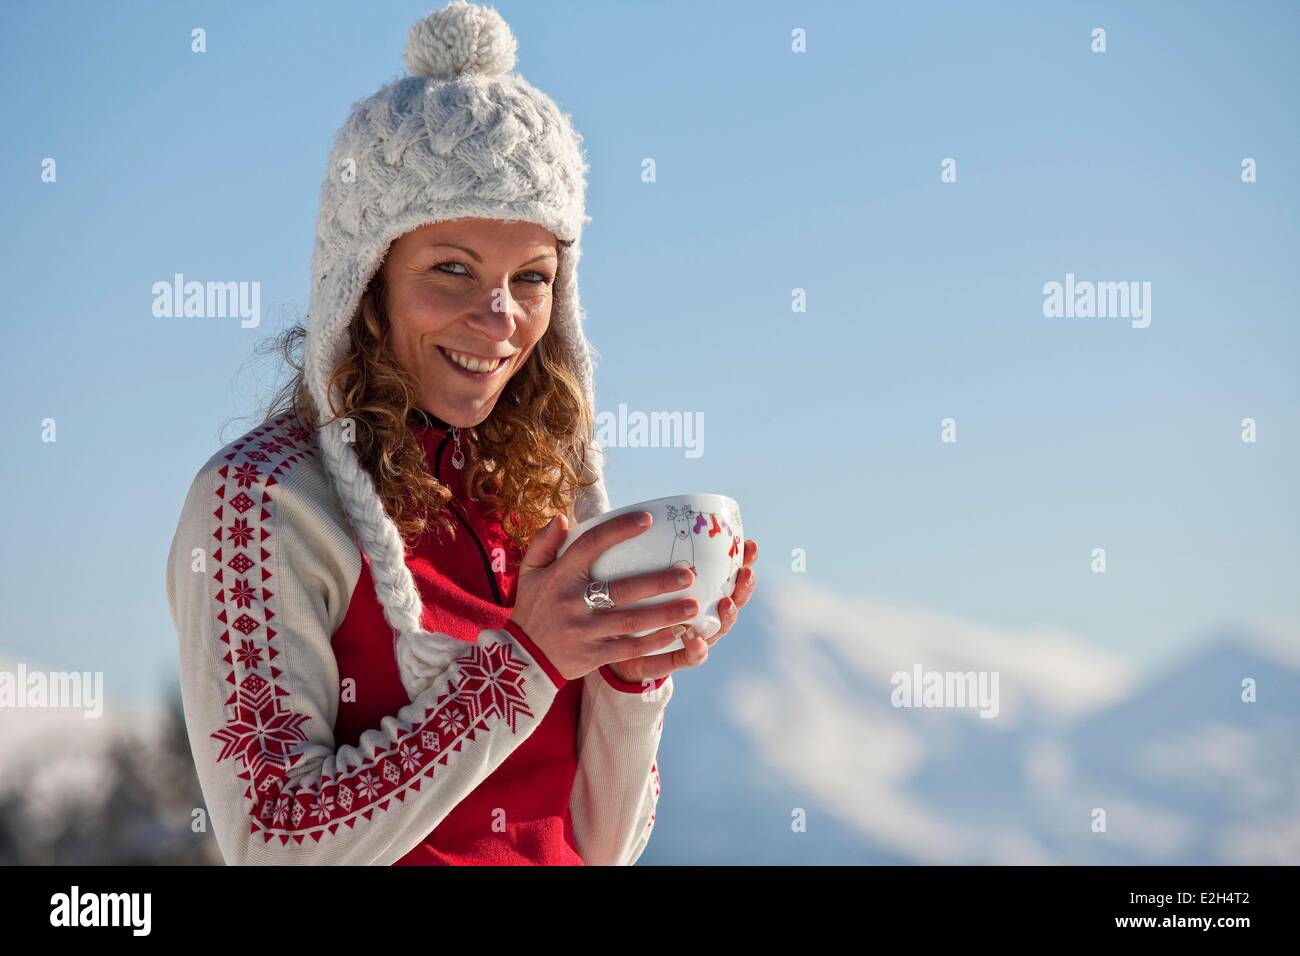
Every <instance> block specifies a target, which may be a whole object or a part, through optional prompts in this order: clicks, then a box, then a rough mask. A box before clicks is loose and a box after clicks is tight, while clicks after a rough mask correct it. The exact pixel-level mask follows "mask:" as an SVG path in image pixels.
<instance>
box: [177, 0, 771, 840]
mask: <svg viewBox="0 0 1300 956" xmlns="http://www.w3.org/2000/svg"><path fill="white" fill-rule="evenodd" d="M514 59H515V41H514V38H513V36H512V35H511V33H510V31H509V28H508V27H507V26H506V24H505V23H504V21H502V19H501V18H500V16H499V15H498V14H497V13H496V12H495V11H492V10H490V9H486V8H484V7H480V6H477V5H474V4H469V3H466V2H464V0H453V2H452V3H451V4H450V5H449V6H447V7H445V8H444V9H442V10H440V11H438V12H436V13H434V14H432V15H430V16H429V17H427V18H425V19H424V20H423V21H421V22H420V23H418V24H416V25H415V27H414V28H413V29H412V31H411V36H410V40H409V45H408V50H407V55H406V62H407V65H408V66H409V67H410V69H411V72H412V73H413V74H414V75H412V76H410V77H406V78H403V79H401V80H397V81H395V82H393V83H391V84H388V85H387V86H385V87H384V88H382V89H381V90H380V91H379V92H378V93H376V94H375V95H374V96H372V97H370V98H369V99H367V100H363V101H361V102H360V103H358V104H357V105H356V106H355V107H354V108H353V111H352V115H351V117H350V118H349V120H348V121H347V123H346V124H345V125H344V127H343V129H342V131H341V132H340V134H339V136H338V139H337V141H336V143H335V146H334V153H333V156H332V158H331V165H330V171H329V175H328V176H327V178H326V182H325V184H324V187H323V189H322V196H321V216H320V221H319V223H318V228H317V242H316V249H315V256H314V259H313V278H314V285H313V293H312V302H311V309H310V319H309V320H308V323H307V328H306V330H305V332H304V331H303V330H301V329H299V330H293V331H291V333H290V335H289V337H288V339H287V340H286V344H287V345H290V346H291V345H292V344H293V343H295V342H296V341H298V340H301V342H302V362H301V364H300V365H298V364H297V363H295V366H296V367H297V375H296V376H295V377H294V379H293V380H292V381H291V382H290V383H289V384H288V386H287V387H286V389H285V391H284V392H283V393H282V395H281V396H280V399H279V400H278V401H277V402H275V403H273V406H272V410H271V413H270V414H269V415H268V416H267V419H266V421H265V422H264V423H263V424H262V425H261V426H260V427H258V428H256V429H254V430H253V431H252V432H250V433H249V434H247V435H245V436H244V437H243V438H241V439H239V440H238V441H235V442H233V443H231V444H230V445H228V446H227V447H226V448H224V449H222V450H221V451H219V452H217V453H216V454H215V455H214V456H213V457H212V458H211V460H210V461H209V462H208V463H207V464H206V465H205V466H204V467H203V468H202V469H201V470H200V472H199V474H198V475H197V477H196V478H195V480H194V482H193V484H192V486H191V488H190V490H189V494H188V496H187V499H186V502H185V506H184V509H183V513H182V516H181V519H180V523H179V526H178V528H177V532H176V537H175V539H174V541H173V543H172V549H171V555H170V557H169V560H168V568H167V593H168V600H169V602H170V606H171V610H172V615H173V619H174V621H175V624H176V627H177V631H178V634H179V636H180V654H181V668H182V696H183V702H184V708H185V719H186V724H187V727H188V730H189V735H190V743H191V747H192V749H193V752H194V756H195V760H196V764H197V767H198V772H199V779H200V782H201V784H202V786H203V792H204V798H205V802H206V803H207V808H208V811H209V812H210V814H211V818H212V823H213V828H214V830H215V834H216V838H217V841H218V843H219V845H220V848H221V851H222V854H223V855H224V857H225V859H226V861H227V862H229V863H240V864H245V863H249V864H252V863H259V864H267V863H271V864H279V863H325V864H329V863H375V864H417V865H418V864H459V863H471V864H481V863H506V864H525V863H538V864H582V863H587V864H630V863H633V862H635V860H636V859H637V858H638V857H639V856H640V854H641V852H642V851H643V850H644V848H645V845H646V842H647V841H648V839H649V836H650V831H651V829H652V827H653V824H654V811H655V805H656V801H657V798H658V793H659V773H658V766H657V762H656V756H657V752H658V744H659V738H660V735H661V733H662V730H663V714H664V710H665V708H666V707H667V704H668V701H669V699H670V698H671V696H672V688H673V685H672V679H671V674H672V672H673V671H675V670H678V669H680V668H683V667H692V666H697V665H698V664H700V663H702V662H703V661H704V660H705V658H707V656H708V646H709V644H711V643H714V642H716V640H717V639H719V638H720V637H721V636H722V635H723V634H725V633H726V632H727V631H728V630H729V629H730V627H731V626H732V624H734V622H735V620H736V615H737V613H738V610H739V607H740V606H742V605H743V604H745V602H746V601H747V600H748V599H749V597H750V595H751V594H752V591H753V588H754V575H753V571H752V569H751V568H750V567H749V566H750V565H752V564H753V561H754V559H755V557H756V555H757V547H756V546H755V545H754V544H753V542H747V544H746V553H745V555H744V561H743V564H744V567H743V568H742V570H741V571H740V573H739V576H738V578H737V584H736V588H735V591H734V593H733V596H732V598H731V599H729V600H724V602H723V606H722V608H721V616H722V620H723V626H722V628H721V630H720V631H719V632H718V633H717V634H716V635H713V636H711V637H710V638H709V640H708V641H705V640H702V639H701V638H700V637H699V636H697V635H695V634H694V633H693V632H689V631H687V632H685V633H683V628H682V627H681V625H682V622H684V621H687V620H689V619H691V618H692V617H693V616H694V615H695V613H696V612H697V610H698V608H697V607H696V606H695V602H694V601H684V602H683V601H676V602H669V603H666V604H662V605H659V606H657V607H654V608H648V609H639V610H630V611H624V610H621V609H620V610H614V611H612V612H611V611H610V610H609V609H608V606H607V605H609V604H611V603H612V606H613V607H615V608H620V606H622V605H626V604H628V603H630V602H634V601H637V600H640V599H641V598H644V597H648V596H651V595H656V594H664V593H667V592H671V591H673V590H678V589H681V588H684V587H686V586H688V585H689V583H690V581H691V580H692V577H693V574H692V572H690V571H686V572H685V573H683V574H682V575H681V576H680V577H679V576H677V574H678V571H677V569H671V570H666V571H664V572H662V573H655V574H646V575H639V576H635V577H629V578H624V579H620V580H615V581H610V582H598V588H597V591H598V592H601V591H603V594H602V593H598V594H597V595H596V599H595V600H593V599H592V598H591V597H589V596H588V585H589V584H590V583H591V581H590V577H589V568H590V565H591V563H592V561H593V560H594V559H595V558H596V557H597V556H598V555H599V554H600V553H602V552H603V551H604V550H606V549H607V548H609V547H610V546H611V545H613V544H614V543H616V542H618V541H622V540H626V539H628V538H630V537H633V536H635V535H637V534H639V533H642V532H643V531H644V529H645V527H646V525H645V524H642V523H640V522H639V520H638V518H639V517H641V516H638V515H627V516H623V517H620V518H618V519H614V520H611V521H609V522H607V523H605V524H603V525H601V526H600V527H598V528H593V529H591V530H590V531H588V532H587V533H586V534H584V535H583V536H582V537H581V538H580V539H579V540H578V541H577V542H576V543H575V544H574V545H573V546H572V547H571V548H570V549H569V550H568V551H566V552H565V555H564V557H563V558H560V559H558V560H557V559H556V552H557V550H558V549H559V547H560V546H561V545H562V544H563V542H564V541H565V539H566V536H567V533H568V529H569V528H570V527H571V526H572V524H573V523H574V522H575V521H581V520H583V519H585V518H587V517H589V516H593V515H597V514H601V513H603V512H605V511H608V510H609V507H608V499H607V497H606V494H605V491H604V486H603V479H602V476H601V461H600V450H599V448H598V447H597V446H595V445H594V444H593V443H592V442H591V435H592V423H593V415H594V412H593V408H594V390H593V386H592V362H591V358H590V351H589V347H588V344H587V341H586V338H585V336H584V334H583V331H582V325H581V313H580V310H579V307H578V293H577V273H576V267H577V262H578V258H579V255H580V243H579V238H580V232H581V227H582V225H583V224H584V222H585V221H586V220H587V217H586V216H585V215H584V212H583V209H584V202H585V199H584V193H585V186H586V183H585V173H586V163H585V160H584V158H583V156H582V152H581V149H580V142H581V139H580V137H579V136H578V134H577V133H576V132H574V130H573V129H572V127H571V125H570V123H569V120H568V117H567V116H564V115H562V114H560V113H559V111H558V110H557V108H556V107H555V105H554V103H552V102H551V101H550V100H549V99H548V98H547V97H546V96H545V95H544V94H542V93H540V92H539V91H537V90H536V89H534V88H533V87H532V86H530V85H529V84H528V83H527V82H526V81H524V80H523V79H522V78H521V77H519V76H518V75H511V74H509V70H510V69H511V68H512V67H513V65H514ZM290 351H292V350H290ZM645 517H649V516H645ZM599 585H603V588H602V587H599ZM601 598H603V599H604V600H603V602H602V600H600V599H601ZM602 603H603V604H604V605H606V606H604V607H602ZM651 628H654V629H655V630H654V632H653V633H651V634H650V635H648V636H645V637H641V638H634V637H630V636H627V635H629V634H631V633H633V632H638V631H643V630H647V629H651ZM679 635H680V636H682V637H683V638H684V646H683V647H682V648H681V649H679V650H675V651H671V652H669V651H665V648H666V647H667V646H668V645H670V644H672V643H674V642H675V641H676V640H677V638H678V636H679Z"/></svg>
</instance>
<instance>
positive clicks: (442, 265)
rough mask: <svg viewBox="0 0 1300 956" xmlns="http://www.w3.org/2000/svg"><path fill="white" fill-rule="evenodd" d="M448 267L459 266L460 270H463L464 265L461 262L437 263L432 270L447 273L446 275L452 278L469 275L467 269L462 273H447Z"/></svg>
mask: <svg viewBox="0 0 1300 956" xmlns="http://www.w3.org/2000/svg"><path fill="white" fill-rule="evenodd" d="M449 266H459V267H460V268H462V269H464V268H465V264H464V263H463V262H439V263H438V264H437V265H436V266H434V268H435V269H441V270H443V271H444V272H447V275H452V276H463V275H469V270H468V269H466V270H465V271H464V272H450V271H448V267H449Z"/></svg>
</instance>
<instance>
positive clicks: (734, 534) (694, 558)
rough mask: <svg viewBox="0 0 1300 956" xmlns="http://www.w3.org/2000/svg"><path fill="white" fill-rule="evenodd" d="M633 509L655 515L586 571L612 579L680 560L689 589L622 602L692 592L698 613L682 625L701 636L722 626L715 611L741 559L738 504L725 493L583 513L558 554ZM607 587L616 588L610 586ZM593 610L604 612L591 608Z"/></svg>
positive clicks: (652, 601)
mask: <svg viewBox="0 0 1300 956" xmlns="http://www.w3.org/2000/svg"><path fill="white" fill-rule="evenodd" d="M634 511H648V512H650V514H652V515H653V516H654V521H653V522H652V523H651V525H650V527H649V528H647V529H646V530H645V531H643V532H641V534H639V535H637V536H636V537H634V538H630V539H628V540H626V541H620V542H618V543H617V544H615V545H613V546H612V547H610V548H608V549H607V550H606V551H605V552H604V553H603V554H601V555H600V556H599V557H597V558H596V561H595V563H594V564H592V566H591V568H590V569H589V570H590V574H591V578H592V580H596V581H605V580H608V581H617V580H618V579H619V578H625V577H629V576H631V575H635V574H643V573H645V572H647V571H662V570H664V569H665V568H670V567H676V566H678V565H685V566H687V567H692V568H694V569H695V583H694V584H692V585H691V586H690V587H689V588H682V589H680V590H677V591H669V592H667V593H666V594H659V595H655V596H653V597H648V598H644V599H642V600H640V601H634V602H633V603H632V604H630V605H626V606H627V607H634V608H640V607H653V606H654V605H656V604H663V603H664V602H667V601H677V600H680V599H682V598H686V597H693V598H695V600H697V601H698V602H699V604H700V613H699V614H698V615H697V616H696V617H695V618H694V619H692V620H690V621H687V622H685V623H686V626H689V627H693V628H695V632H696V633H697V634H699V635H700V636H701V637H706V638H707V637H712V636H713V635H714V634H715V633H717V631H718V629H719V628H720V627H722V620H721V618H720V617H719V616H718V602H719V601H720V600H722V599H723V598H724V597H729V596H730V595H731V592H732V591H733V590H734V589H735V587H736V575H737V573H738V572H739V571H740V567H741V563H742V562H743V561H744V559H745V537H744V528H743V527H742V526H741V522H740V506H739V505H738V504H736V502H735V501H734V500H733V499H731V498H728V497H727V496H726V495H713V494H688V495H671V496H669V497H667V498H655V499H653V500H652V501H639V502H637V503H636V504H632V505H627V506H626V507H623V508H616V509H615V510H613V511H607V512H606V513H605V514H603V515H597V516H596V517H594V518H588V519H587V520H586V521H583V522H581V523H579V524H577V525H574V526H573V528H571V529H570V530H569V536H568V537H567V538H566V539H565V542H564V545H563V547H561V548H560V551H559V554H564V552H565V551H567V550H568V549H569V546H570V545H571V544H573V542H575V541H577V540H578V539H579V538H580V537H582V535H583V534H584V533H585V532H586V531H588V530H590V529H591V528H594V527H596V526H597V525H599V524H603V523H605V522H606V521H609V520H610V519H611V518H617V517H618V516H619V515H625V514H628V513H630V512H634ZM611 590H612V591H616V589H614V588H611ZM592 613H595V614H599V613H603V612H600V611H594V612H592ZM655 630H657V628H651V629H650V630H647V631H636V632H634V634H635V636H637V637H643V636H645V635H646V634H653V633H654V632H655ZM684 646H685V645H684V644H683V643H682V639H681V638H678V639H677V640H676V641H675V642H674V643H672V644H670V645H669V646H668V647H665V648H664V649H663V650H662V651H655V652H653V653H658V654H662V653H666V652H667V651H672V650H677V649H678V648H681V647H684Z"/></svg>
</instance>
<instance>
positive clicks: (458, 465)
mask: <svg viewBox="0 0 1300 956" xmlns="http://www.w3.org/2000/svg"><path fill="white" fill-rule="evenodd" d="M451 438H452V441H454V442H455V443H456V448H455V449H454V450H453V451H452V453H451V464H452V467H453V468H455V469H456V470H457V471H459V470H460V469H462V468H464V467H465V453H464V452H463V451H461V450H460V429H459V428H457V427H456V426H455V425H452V426H451Z"/></svg>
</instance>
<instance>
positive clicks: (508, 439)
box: [264, 269, 595, 553]
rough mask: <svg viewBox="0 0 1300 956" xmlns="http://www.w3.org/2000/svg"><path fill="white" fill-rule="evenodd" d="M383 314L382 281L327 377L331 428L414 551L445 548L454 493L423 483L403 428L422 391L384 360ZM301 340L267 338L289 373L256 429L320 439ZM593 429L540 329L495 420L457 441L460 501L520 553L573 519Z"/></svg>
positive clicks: (391, 360)
mask: <svg viewBox="0 0 1300 956" xmlns="http://www.w3.org/2000/svg"><path fill="white" fill-rule="evenodd" d="M385 303H386V294H385V282H384V279H383V271H382V269H381V270H380V271H379V272H377V273H376V274H375V276H374V278H373V279H371V281H370V284H369V286H367V288H366V291H365V294H364V295H363V296H362V298H361V303H360V305H359V306H358V307H357V311H356V313H355V314H354V315H353V317H352V321H351V323H350V324H349V326H348V332H349V339H350V342H351V347H350V349H349V350H348V352H347V354H346V355H345V356H344V358H343V359H342V360H341V361H340V362H339V364H338V365H337V366H336V367H335V369H334V371H333V373H332V375H331V376H330V386H331V391H332V390H333V388H334V386H337V388H338V392H339V394H340V395H341V396H342V407H341V408H333V409H331V412H332V414H333V416H334V419H339V418H350V419H352V420H353V422H354V423H355V445H354V448H355V450H356V454H357V457H358V460H359V461H360V463H361V466H362V467H363V468H365V470H366V471H367V472H369V474H370V477H371V479H372V480H373V481H374V483H375V490H376V492H377V493H378V494H379V498H380V500H381V501H382V502H383V505H384V510H385V511H386V512H387V513H388V516H389V517H390V518H391V519H392V520H393V523H394V524H395V525H396V526H397V529H398V531H399V532H400V533H401V535H402V538H403V540H404V542H405V543H406V544H407V546H408V547H410V546H411V545H412V544H413V543H414V541H415V540H416V539H417V538H418V537H419V536H420V535H421V534H423V533H424V532H425V530H426V529H427V528H428V526H429V524H430V522H436V523H437V524H438V526H439V527H441V528H444V529H446V530H447V531H448V532H449V533H450V534H451V535H452V536H453V538H454V536H455V533H456V532H455V525H454V523H453V522H452V520H451V519H450V518H449V517H448V515H447V510H448V502H449V501H450V499H451V497H452V493H451V491H450V490H449V489H448V488H447V486H446V485H444V484H442V483H441V482H439V481H438V480H437V479H436V478H434V477H433V475H432V474H430V472H429V468H428V461H427V456H426V453H425V449H424V445H423V443H422V442H421V441H420V439H419V437H418V436H417V435H416V434H415V433H414V431H412V429H411V426H410V425H409V423H408V418H409V416H410V415H411V413H412V412H413V411H414V410H415V409H416V408H418V405H417V403H416V394H417V390H418V381H417V380H416V379H415V377H414V376H413V375H412V374H411V373H410V372H408V371H407V370H406V369H405V368H403V367H402V366H401V365H399V364H398V362H397V360H396V358H395V356H394V355H393V353H392V351H391V349H390V348H389V344H388V333H389V329H390V328H391V326H390V323H389V320H388V314H387V309H386V305H385ZM306 334H307V331H306V328H305V327H304V326H303V325H302V324H295V325H293V326H292V327H290V328H288V329H287V330H285V331H284V332H282V333H280V334H279V335H277V336H276V337H275V340H274V343H273V344H274V347H275V350H276V351H278V352H279V353H280V355H281V356H282V358H283V360H284V362H285V363H286V364H287V365H289V366H290V367H292V368H293V369H294V372H293V375H292V376H291V378H290V379H289V381H288V382H287V383H286V384H285V385H284V386H283V387H281V388H280V389H279V390H278V391H277V392H276V393H275V394H274V396H273V397H272V399H271V401H270V403H269V405H268V407H267V410H266V413H265V416H264V420H265V419H271V418H276V417H279V416H281V415H292V416H294V417H296V418H297V419H298V420H299V421H300V422H302V424H303V425H304V426H305V427H307V428H312V429H314V428H317V427H319V424H320V423H319V421H318V418H317V415H316V408H315V403H314V402H313V401H312V398H311V392H310V391H309V390H308V388H307V384H306V381H305V379H304V375H303V363H302V360H301V346H302V342H303V340H304V338H305V337H306ZM334 419H331V420H334ZM592 427H593V411H592V409H591V407H590V404H589V403H588V401H587V399H586V393H585V391H584V389H583V387H582V378H581V374H580V370H579V369H577V368H576V367H575V366H574V362H573V360H572V358H571V356H570V355H569V353H568V352H567V351H565V350H562V349H558V348H557V347H556V346H555V343H554V338H553V336H552V335H551V334H550V330H549V329H548V330H547V332H546V333H545V334H543V335H542V337H541V338H540V339H539V340H538V342H537V345H536V346H535V347H534V348H533V351H532V354H531V355H529V357H528V359H527V360H526V361H525V362H524V364H523V365H522V366H521V367H520V368H519V370H518V371H517V372H516V373H515V374H514V376H513V377H512V378H511V380H510V381H509V382H508V383H507V384H506V387H505V389H504V390H503V391H502V393H501V397H500V398H499V399H498V401H497V403H496V406H495V407H494V408H493V409H492V413H491V414H490V415H489V416H488V417H487V418H486V419H485V420H484V421H483V422H481V423H480V424H479V425H477V426H476V427H474V428H471V429H463V430H462V432H461V437H462V440H468V448H467V449H466V459H467V461H466V472H465V487H466V489H467V492H468V493H469V495H470V497H471V498H472V499H473V500H475V501H479V502H482V503H483V504H484V505H485V506H486V508H487V509H488V511H489V513H490V514H492V515H494V516H495V517H496V518H497V519H498V520H500V521H501V523H502V526H503V528H504V529H505V531H506V534H507V535H508V536H509V538H510V540H511V541H512V542H513V543H514V544H515V546H516V547H518V548H519V550H520V552H521V553H522V552H524V551H526V550H527V548H528V542H529V541H530V540H531V539H532V537H533V535H534V534H536V533H537V531H538V530H540V529H541V528H543V527H544V526H545V525H546V524H547V522H549V521H550V520H551V518H552V517H554V516H555V515H556V514H559V513H564V514H566V515H568V516H570V518H572V516H573V513H574V504H575V502H576V500H577V496H578V493H579V491H580V489H582V488H585V487H588V486H589V485H591V484H594V483H595V479H589V480H587V481H585V482H584V481H582V477H581V476H582V475H583V474H584V469H585V466H586V456H587V454H588V447H589V446H588V442H589V437H590V436H591V434H592Z"/></svg>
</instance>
